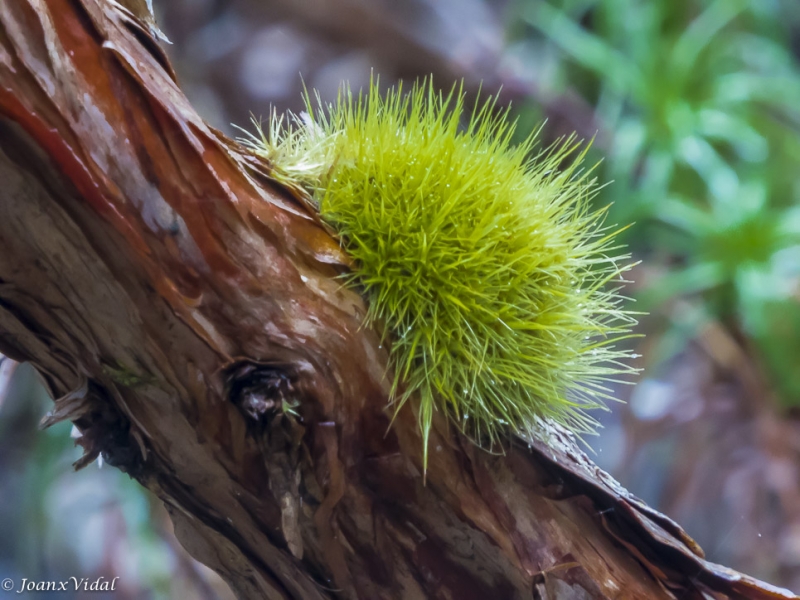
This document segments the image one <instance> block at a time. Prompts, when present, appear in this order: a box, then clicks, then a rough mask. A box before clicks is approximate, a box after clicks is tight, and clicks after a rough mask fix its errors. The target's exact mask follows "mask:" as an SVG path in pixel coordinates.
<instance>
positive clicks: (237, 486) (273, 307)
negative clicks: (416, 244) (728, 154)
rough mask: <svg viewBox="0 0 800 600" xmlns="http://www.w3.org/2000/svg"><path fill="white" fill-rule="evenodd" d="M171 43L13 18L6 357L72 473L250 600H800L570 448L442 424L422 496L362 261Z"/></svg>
mask: <svg viewBox="0 0 800 600" xmlns="http://www.w3.org/2000/svg"><path fill="white" fill-rule="evenodd" d="M151 35H152V30H151V27H150V25H148V24H145V23H142V22H140V21H139V20H138V19H137V17H136V16H135V15H133V14H132V13H130V12H129V11H128V10H127V9H124V8H123V7H121V6H120V5H118V4H116V3H115V2H112V1H108V0H0V182H1V183H0V352H2V353H3V354H5V355H6V356H8V357H10V358H13V359H15V360H18V361H30V362H31V363H33V364H34V365H35V366H36V368H37V369H38V370H39V372H40V373H41V374H42V376H43V378H44V380H45V381H46V384H47V385H48V387H49V389H50V391H51V392H52V395H53V396H54V397H55V398H58V399H57V400H56V401H55V406H54V409H53V412H52V414H51V416H50V417H48V418H47V419H46V422H45V423H44V425H45V426H46V425H48V424H51V423H54V422H57V421H59V420H64V419H69V420H72V421H74V422H75V423H76V425H77V426H78V428H79V429H80V430H81V431H82V433H83V437H82V438H81V440H80V443H81V444H82V445H83V447H84V449H85V455H84V458H83V459H81V460H80V461H79V462H78V464H77V465H76V466H78V467H80V466H83V465H85V464H88V463H89V462H91V461H92V460H94V459H95V458H96V457H97V456H98V454H99V453H101V452H102V453H103V455H104V458H105V460H106V461H107V462H108V463H111V464H112V465H115V466H117V467H119V468H120V469H122V470H124V471H126V472H127V473H129V474H130V475H131V476H132V477H134V478H136V479H137V480H138V481H140V482H141V483H142V485H144V486H146V487H147V488H149V489H150V490H152V491H153V492H155V493H156V494H157V495H158V496H159V497H160V498H161V499H162V500H163V501H164V502H165V504H166V506H167V507H168V509H169V511H170V514H171V516H172V519H173V521H174V523H175V529H176V533H177V534H178V537H179V539H180V540H181V542H182V543H183V544H184V546H185V547H186V548H187V549H188V550H189V551H190V552H191V553H192V554H193V555H194V556H195V557H196V558H197V559H199V560H201V561H202V562H204V563H205V564H207V565H209V566H210V567H212V568H214V569H215V570H216V571H217V572H219V573H220V574H221V575H222V576H223V577H224V578H225V579H226V581H228V582H229V584H230V585H231V587H232V588H233V589H234V591H235V592H236V593H237V594H238V596H239V597H240V598H248V599H256V598H270V599H273V598H274V599H278V598H281V599H286V598H296V599H309V600H312V599H321V598H348V599H355V598H361V599H383V598H385V599H389V598H441V599H454V600H469V599H473V598H474V599H485V598H503V599H505V598H508V599H523V598H526V599H531V598H534V599H554V598H558V599H561V598H565V599H571V598H576V599H585V598H591V599H599V598H645V599H650V598H652V599H660V598H678V599H681V600H688V599H692V598H752V599H756V600H757V599H777V598H795V596H794V595H793V594H791V593H790V592H788V591H786V590H779V589H776V588H772V587H770V586H768V585H767V584H763V583H760V582H757V581H755V580H753V579H750V578H748V577H746V576H744V575H740V574H738V573H735V572H732V571H729V570H727V569H724V568H723V567H719V566H717V565H713V564H710V563H708V562H706V561H705V560H704V559H703V557H702V551H701V550H700V549H699V548H698V547H697V546H696V544H694V542H693V541H692V540H691V539H689V538H688V536H686V534H685V533H683V531H682V530H681V529H680V528H679V527H678V526H677V525H676V524H674V523H673V522H671V521H670V520H669V519H667V518H666V517H664V516H663V515H660V514H658V513H656V512H655V511H652V510H651V509H649V508H648V507H646V506H645V505H643V504H642V503H641V502H640V501H638V500H637V499H635V498H633V497H632V496H631V495H630V494H628V493H627V492H626V491H625V490H623V489H622V488H620V486H619V485H618V484H617V483H616V482H615V481H613V480H612V479H611V478H610V477H609V476H608V475H606V474H605V473H603V472H602V471H600V470H599V469H598V468H597V467H595V466H594V465H593V464H592V463H591V462H590V461H589V460H588V459H587V458H586V457H585V456H584V455H583V454H582V453H581V452H580V451H579V450H578V448H577V447H576V446H575V444H574V442H573V440H571V439H570V438H569V436H568V435H567V434H565V433H564V432H562V431H559V430H557V429H553V430H552V431H549V432H546V435H543V439H546V442H544V441H543V442H537V443H535V444H533V445H532V446H530V447H529V446H527V445H524V444H519V445H514V446H513V447H510V448H508V449H507V452H506V453H505V455H501V456H497V455H490V454H488V453H486V452H484V451H481V450H478V449H476V448H475V447H474V446H473V445H471V444H470V443H469V442H468V441H466V440H464V439H462V438H461V437H460V436H459V435H458V434H457V433H456V432H455V431H453V430H451V429H449V428H448V426H447V423H446V422H445V421H444V420H439V421H436V423H435V430H434V431H433V432H432V439H431V455H430V463H429V470H428V473H427V482H426V483H425V484H424V483H423V478H422V474H421V472H420V465H421V450H422V443H421V440H420V437H419V433H418V431H417V426H416V417H415V415H414V414H413V407H412V405H411V403H409V405H408V406H407V408H406V409H404V410H403V411H401V413H400V415H399V416H398V418H397V420H396V421H395V423H394V424H393V426H392V427H391V428H389V417H390V413H389V412H387V410H386V403H387V392H388V388H389V385H388V377H390V376H391V375H390V374H389V375H387V374H386V359H387V356H386V352H385V351H384V349H383V348H382V347H381V345H380V342H379V338H378V336H377V335H376V334H375V332H373V331H371V330H369V329H366V328H363V327H362V319H363V316H364V312H365V307H364V304H363V302H362V300H361V298H360V297H359V296H358V295H357V294H355V293H354V292H352V291H349V290H346V289H343V288H342V287H341V284H340V282H339V281H338V280H337V279H336V276H337V275H338V274H340V273H342V272H344V271H345V270H346V269H347V268H348V261H347V257H346V256H344V255H343V254H342V252H341V251H340V249H339V247H338V245H337V243H336V241H335V240H334V239H332V238H331V236H330V235H329V234H328V232H327V231H326V230H325V229H324V228H323V227H322V226H321V225H320V224H319V222H318V220H317V218H316V216H315V215H314V214H313V212H310V211H309V210H308V209H307V207H306V206H305V205H304V203H303V202H302V201H301V200H300V199H299V198H297V197H294V196H293V195H292V194H291V191H290V190H284V189H279V188H278V187H277V186H275V185H274V184H273V183H271V182H270V180H269V176H268V175H269V170H268V165H264V164H261V163H260V162H259V161H257V160H256V159H255V158H254V157H252V156H250V155H248V154H247V152H246V151H244V150H243V149H242V148H240V147H239V146H237V145H236V144H235V143H233V142H231V141H230V140H227V139H225V138H224V137H223V136H222V135H221V134H219V133H218V132H216V131H214V130H212V129H210V128H209V127H208V126H206V125H205V124H204V123H203V121H202V120H201V119H200V118H199V117H198V115H197V114H196V113H195V112H194V111H193V109H192V108H191V107H190V106H189V105H188V103H187V101H186V99H185V97H184V96H183V95H182V93H181V92H180V90H179V88H178V86H177V83H176V81H175V77H174V74H173V73H172V71H171V69H170V67H169V64H168V61H167V59H166V57H165V55H164V54H163V52H162V51H161V49H160V48H159V46H158V45H157V44H156V42H155V41H154V40H153V39H152V37H151ZM292 406H293V407H294V408H293V409H292V410H286V408H288V407H292ZM295 413H296V414H295ZM548 436H549V437H548Z"/></svg>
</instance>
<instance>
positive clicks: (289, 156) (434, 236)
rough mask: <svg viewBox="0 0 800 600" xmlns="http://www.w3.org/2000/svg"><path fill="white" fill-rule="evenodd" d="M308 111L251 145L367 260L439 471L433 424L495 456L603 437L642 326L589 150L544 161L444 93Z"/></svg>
mask: <svg viewBox="0 0 800 600" xmlns="http://www.w3.org/2000/svg"><path fill="white" fill-rule="evenodd" d="M308 106H309V111H308V114H303V115H302V116H301V117H296V116H290V117H289V118H288V119H287V120H286V121H285V122H284V121H283V119H281V118H276V117H274V116H273V118H272V119H271V121H270V123H269V126H268V127H267V128H266V129H261V128H259V136H258V137H254V138H252V139H251V144H252V145H253V146H254V147H255V148H256V149H257V150H258V152H260V153H261V154H262V155H263V156H265V157H266V158H267V159H268V160H269V161H270V162H271V165H272V169H273V172H274V175H275V177H276V179H278V180H282V181H284V182H286V183H290V184H292V185H293V186H295V187H297V186H300V187H302V188H303V189H305V190H306V191H307V192H308V193H309V194H310V196H311V197H312V198H313V199H314V200H315V202H316V204H317V205H318V207H319V211H320V214H321V216H322V218H323V219H324V220H325V221H326V222H327V223H329V224H330V225H331V226H332V227H333V229H334V230H335V231H336V232H337V233H338V235H339V238H340V240H341V244H342V245H343V247H344V248H345V249H346V251H347V252H348V253H349V255H350V257H352V259H353V261H354V264H355V268H354V270H353V271H352V273H350V274H349V275H347V280H348V282H349V283H350V284H351V285H353V286H355V287H357V288H358V289H359V290H361V292H362V293H363V295H364V297H365V298H366V300H367V302H368V307H369V308H368V314H367V321H368V323H369V324H375V323H380V324H381V326H382V328H383V329H384V331H386V335H387V338H388V339H387V343H388V344H389V348H390V350H389V352H390V362H391V365H390V366H391V367H392V373H393V378H394V379H393V382H394V383H393V387H392V402H393V404H394V406H395V408H397V409H399V408H400V406H402V405H403V404H404V403H405V402H406V401H408V400H409V399H411V398H418V403H419V404H418V407H419V409H418V415H419V425H420V428H421V431H422V434H423V438H424V440H425V461H426V464H427V446H428V436H429V432H430V428H431V421H432V417H433V412H434V411H435V410H441V411H444V412H445V413H446V414H447V415H449V416H450V417H451V418H452V420H453V422H454V423H456V424H457V425H458V426H459V427H460V428H461V429H462V430H463V431H464V432H465V433H466V434H467V435H469V436H470V437H471V438H472V439H474V440H476V441H477V442H478V443H480V444H482V445H486V444H493V443H495V442H498V441H499V440H500V438H501V437H502V436H503V435H504V434H505V433H507V432H516V433H520V434H522V435H526V434H529V433H530V432H531V431H532V427H533V425H534V423H535V422H536V420H537V418H539V419H541V418H550V419H553V420H554V421H556V422H558V423H561V424H563V425H565V426H566V427H568V428H569V429H570V430H572V431H573V432H576V433H578V434H584V433H590V432H593V431H594V430H595V428H596V426H597V423H596V421H595V420H594V419H593V418H592V417H591V416H590V415H588V414H587V411H588V410H589V409H593V408H600V407H602V406H604V404H603V400H604V399H608V398H610V390H609V388H608V387H607V386H608V382H609V380H612V379H614V378H616V377H617V376H619V375H621V374H625V373H629V372H630V371H631V369H630V367H628V366H627V365H626V364H625V359H626V357H627V353H626V351H625V350H620V349H616V348H615V347H614V344H615V342H617V341H619V340H620V339H622V338H624V337H627V336H628V335H629V332H630V329H631V326H632V325H633V324H634V320H633V318H632V316H631V313H630V312H628V311H626V310H624V309H623V308H622V307H621V305H622V302H623V298H622V297H621V296H620V295H619V293H618V289H616V288H615V286H617V288H618V285H619V284H618V283H615V282H618V281H619V280H620V277H621V273H622V272H623V271H625V270H626V269H627V268H628V266H629V265H628V256H627V255H620V254H619V249H618V246H616V244H615V241H614V233H615V232H614V231H613V230H611V229H609V228H608V227H606V226H605V225H604V218H605V210H603V209H601V210H597V211H593V210H592V209H591V207H590V200H591V198H592V196H593V194H594V193H595V190H596V189H597V188H596V187H595V182H594V179H593V178H591V176H590V175H589V174H588V173H587V172H586V171H584V170H582V168H581V160H582V159H583V157H584V153H585V152H584V151H581V150H580V144H579V143H577V142H576V141H575V139H574V138H569V139H567V140H564V141H562V143H560V144H558V145H556V146H553V147H550V148H548V149H546V150H544V151H541V152H539V153H534V152H533V151H534V148H535V142H536V135H535V134H533V135H531V136H530V137H529V138H528V139H527V140H526V141H524V142H523V143H521V144H516V145H515V144H513V143H512V135H513V133H514V124H513V123H511V122H509V120H508V113H507V112H501V113H500V114H499V116H497V113H496V112H495V101H494V100H493V99H490V100H489V101H487V102H485V103H483V104H481V105H479V106H478V108H477V109H475V110H474V111H471V112H468V111H466V110H465V100H464V95H463V93H462V92H461V91H460V90H457V89H454V90H453V91H452V92H451V93H450V94H448V95H442V94H440V93H438V92H436V91H435V90H434V88H433V86H432V84H431V83H430V82H428V83H424V84H421V85H416V86H414V87H413V88H412V90H411V91H410V93H403V92H402V90H401V89H400V88H397V89H394V90H391V91H389V92H388V93H387V94H385V95H383V94H381V93H380V92H379V90H378V87H377V85H374V84H373V85H372V86H371V87H370V89H369V91H368V92H367V93H366V94H365V95H354V94H352V93H350V92H349V91H348V90H343V91H342V93H341V94H340V96H339V98H338V100H337V102H336V103H334V104H332V105H327V106H322V105H321V103H318V105H317V106H316V107H314V106H312V103H311V102H310V101H309V102H308ZM566 163H569V165H568V166H566V167H564V166H563V165H565V164H566Z"/></svg>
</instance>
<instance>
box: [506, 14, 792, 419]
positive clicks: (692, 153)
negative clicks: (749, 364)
mask: <svg viewBox="0 0 800 600" xmlns="http://www.w3.org/2000/svg"><path fill="white" fill-rule="evenodd" d="M516 9H517V10H516V14H515V19H516V23H515V25H514V26H513V27H512V32H513V35H514V36H516V37H517V38H518V39H520V40H534V41H533V42H529V44H530V47H529V48H530V55H529V59H530V60H534V61H539V64H540V65H541V66H540V67H539V72H540V73H542V77H543V78H544V79H545V80H544V81H542V82H541V83H542V85H543V86H545V87H548V88H551V89H554V90H555V91H556V92H558V91H561V92H564V93H566V92H567V91H568V90H569V91H571V92H578V93H579V94H580V95H581V96H582V97H583V98H584V99H585V100H586V101H587V102H588V103H589V104H590V105H591V106H592V107H593V109H594V111H595V114H594V115H593V116H594V117H595V118H596V119H597V122H598V124H599V126H600V128H601V130H600V133H599V137H598V141H597V143H596V147H597V150H598V152H599V153H601V154H602V155H604V156H605V157H606V159H605V161H604V163H603V166H602V167H601V171H602V173H600V175H601V179H602V180H604V181H609V180H613V184H612V185H610V186H607V187H606V188H605V189H604V190H603V193H602V195H601V198H600V200H601V201H602V202H606V203H608V202H613V209H612V218H613V220H615V221H617V222H620V223H628V222H636V225H635V226H634V227H631V228H630V229H629V230H628V232H627V236H628V239H627V240H626V241H627V242H628V243H629V244H630V245H631V247H632V248H633V250H634V252H636V253H637V254H638V255H639V256H640V257H643V258H646V259H647V265H648V269H649V270H651V271H660V272H661V275H660V276H659V280H658V281H655V282H653V283H651V284H650V285H648V286H647V291H646V292H642V293H640V294H637V296H638V299H639V301H640V306H641V308H642V309H644V310H649V311H654V312H662V313H663V314H665V315H667V316H668V315H669V311H670V308H669V307H670V305H671V304H673V303H674V302H673V301H674V300H676V299H687V300H689V301H691V302H694V303H699V304H700V306H701V309H702V311H703V312H704V313H705V314H706V315H708V317H709V318H715V319H718V320H719V321H721V322H723V323H725V324H726V325H727V326H728V327H729V328H731V329H732V330H733V331H734V332H736V333H741V334H744V336H745V337H746V338H748V339H749V340H751V341H752V345H753V346H754V347H755V348H756V349H757V354H758V359H759V362H761V363H762V364H763V365H764V367H765V369H766V371H767V372H768V374H769V375H771V379H772V382H773V387H774V388H775V389H776V390H777V391H778V392H779V393H780V394H779V395H780V397H781V399H782V401H783V403H784V404H786V405H800V370H799V369H796V368H795V367H794V363H796V362H797V360H798V359H800V302H799V301H798V298H800V286H798V275H800V206H798V196H799V195H800V185H798V184H799V181H800V180H798V177H797V173H798V164H800V135H799V133H800V76H798V73H799V71H798V61H797V56H796V55H795V53H794V52H793V51H792V43H793V41H794V42H797V40H793V39H792V34H793V33H794V34H795V35H796V33H797V27H798V23H800V3H798V2H797V1H796V0H783V1H781V0H758V2H754V1H751V0H671V1H668V2H667V1H663V2H649V1H644V0H549V1H541V2H532V1H530V0H522V1H521V2H519V3H518V4H517V7H516ZM667 320H670V319H669V316H668V319H667ZM689 331H693V332H695V333H696V328H694V327H692V328H686V327H681V326H680V323H675V324H674V327H672V330H671V331H668V332H667V333H668V335H666V336H665V337H664V338H663V339H664V340H671V342H672V347H673V348H675V349H680V344H675V343H674V342H675V339H676V337H677V338H679V339H682V340H683V341H684V342H685V341H686V337H687V335H691V334H689V333H688V332H689Z"/></svg>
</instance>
